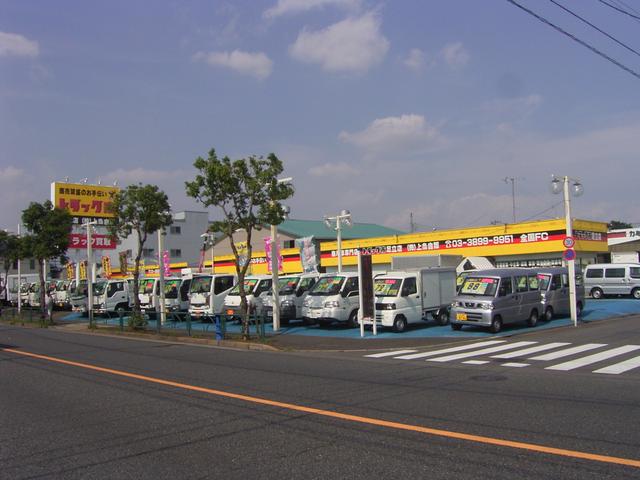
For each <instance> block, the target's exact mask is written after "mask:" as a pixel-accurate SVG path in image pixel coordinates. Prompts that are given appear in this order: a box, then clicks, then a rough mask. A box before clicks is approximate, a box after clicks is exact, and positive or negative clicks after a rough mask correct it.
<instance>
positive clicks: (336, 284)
mask: <svg viewBox="0 0 640 480" xmlns="http://www.w3.org/2000/svg"><path fill="white" fill-rule="evenodd" d="M344 279H345V277H339V276H333V277H322V278H320V279H319V280H318V281H317V283H316V284H315V285H314V286H313V287H311V290H309V295H314V296H320V295H336V294H337V293H339V292H340V289H341V288H342V284H343V283H344Z"/></svg>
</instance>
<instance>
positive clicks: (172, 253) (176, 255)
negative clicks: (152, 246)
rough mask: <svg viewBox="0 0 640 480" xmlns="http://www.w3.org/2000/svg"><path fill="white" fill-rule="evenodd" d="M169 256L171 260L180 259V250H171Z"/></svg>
mask: <svg viewBox="0 0 640 480" xmlns="http://www.w3.org/2000/svg"><path fill="white" fill-rule="evenodd" d="M169 255H170V256H171V258H180V257H182V249H180V248H172V249H171V250H170V251H169Z"/></svg>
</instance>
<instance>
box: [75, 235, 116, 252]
mask: <svg viewBox="0 0 640 480" xmlns="http://www.w3.org/2000/svg"><path fill="white" fill-rule="evenodd" d="M69 248H87V236H86V235H85V234H82V233H72V234H71V235H70V242H69ZM91 248H95V249H97V250H113V249H115V248H116V242H115V240H114V238H113V237H111V236H109V235H99V234H93V235H91Z"/></svg>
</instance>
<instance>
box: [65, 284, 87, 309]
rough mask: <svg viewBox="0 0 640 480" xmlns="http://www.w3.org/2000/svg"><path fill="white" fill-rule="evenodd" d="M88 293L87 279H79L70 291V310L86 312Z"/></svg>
mask: <svg viewBox="0 0 640 480" xmlns="http://www.w3.org/2000/svg"><path fill="white" fill-rule="evenodd" d="M88 293H89V291H88V289H87V281H86V280H80V281H79V282H78V284H77V285H75V288H74V289H72V290H71V293H70V295H71V296H70V299H69V301H70V303H71V310H72V311H74V312H80V313H82V314H86V313H87V312H88V308H87V304H88Z"/></svg>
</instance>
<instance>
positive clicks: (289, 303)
mask: <svg viewBox="0 0 640 480" xmlns="http://www.w3.org/2000/svg"><path fill="white" fill-rule="evenodd" d="M293 305H295V304H294V303H293V301H292V300H283V301H282V303H281V304H280V306H282V307H293Z"/></svg>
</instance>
